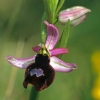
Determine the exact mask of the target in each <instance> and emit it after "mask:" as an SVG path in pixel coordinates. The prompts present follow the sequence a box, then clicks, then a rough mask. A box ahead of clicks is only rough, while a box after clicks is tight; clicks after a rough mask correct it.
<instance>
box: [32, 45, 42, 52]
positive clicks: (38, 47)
mask: <svg viewBox="0 0 100 100" xmlns="http://www.w3.org/2000/svg"><path fill="white" fill-rule="evenodd" d="M40 48H41V47H40V46H35V47H32V49H33V50H34V51H35V52H39V50H40Z"/></svg>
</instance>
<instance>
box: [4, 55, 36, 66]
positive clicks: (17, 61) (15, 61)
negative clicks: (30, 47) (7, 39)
mask: <svg viewBox="0 0 100 100" xmlns="http://www.w3.org/2000/svg"><path fill="white" fill-rule="evenodd" d="M5 59H6V60H7V61H8V62H9V63H10V64H12V65H13V66H16V67H18V68H27V66H28V65H29V64H31V63H33V62H34V60H35V56H32V57H30V58H14V57H12V56H7V57H6V58H5Z"/></svg>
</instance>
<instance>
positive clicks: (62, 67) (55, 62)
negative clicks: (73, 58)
mask: <svg viewBox="0 0 100 100" xmlns="http://www.w3.org/2000/svg"><path fill="white" fill-rule="evenodd" d="M50 65H51V66H52V67H53V68H54V69H55V71H57V72H71V71H73V70H74V69H76V64H74V63H73V64H69V63H66V62H64V61H62V60H60V59H59V58H57V57H55V56H53V57H51V58H50Z"/></svg>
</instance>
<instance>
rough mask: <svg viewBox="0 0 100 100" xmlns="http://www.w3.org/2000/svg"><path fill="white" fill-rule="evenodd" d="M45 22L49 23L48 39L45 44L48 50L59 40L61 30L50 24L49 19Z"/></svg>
mask: <svg viewBox="0 0 100 100" xmlns="http://www.w3.org/2000/svg"><path fill="white" fill-rule="evenodd" d="M44 23H45V24H46V25H47V40H46V44H45V45H46V48H47V49H48V50H51V49H53V48H54V46H55V45H56V43H57V41H58V38H59V32H58V29H57V28H56V27H55V26H54V25H52V24H49V23H48V22H47V21H44Z"/></svg>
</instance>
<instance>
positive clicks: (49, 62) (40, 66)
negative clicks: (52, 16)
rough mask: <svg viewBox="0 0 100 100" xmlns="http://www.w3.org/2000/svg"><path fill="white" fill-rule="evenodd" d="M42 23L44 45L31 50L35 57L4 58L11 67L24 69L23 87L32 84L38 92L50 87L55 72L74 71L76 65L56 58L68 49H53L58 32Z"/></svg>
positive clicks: (52, 26) (51, 26) (49, 25)
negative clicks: (44, 35)
mask: <svg viewBox="0 0 100 100" xmlns="http://www.w3.org/2000/svg"><path fill="white" fill-rule="evenodd" d="M44 23H45V24H46V26H47V39H46V43H45V44H39V45H38V46H36V47H33V48H32V49H33V50H34V51H35V52H37V54H36V55H34V56H32V57H29V58H14V57H12V56H7V57H6V60H7V61H8V62H9V63H10V64H12V65H13V66H16V67H18V68H22V69H26V71H25V78H24V81H23V86H24V87H25V88H27V85H28V84H32V85H34V86H35V89H36V90H38V91H41V90H43V89H45V88H47V87H48V86H50V85H51V83H52V82H53V80H54V77H55V71H57V72H65V73H67V72H71V71H73V70H74V69H76V64H74V63H71V64H70V63H66V62H64V61H62V60H61V59H59V58H57V57H56V56H57V55H59V54H65V53H68V49H66V48H54V46H55V45H56V43H57V41H58V38H59V32H58V30H57V28H56V27H55V26H54V25H52V24H49V23H48V22H47V21H44Z"/></svg>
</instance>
